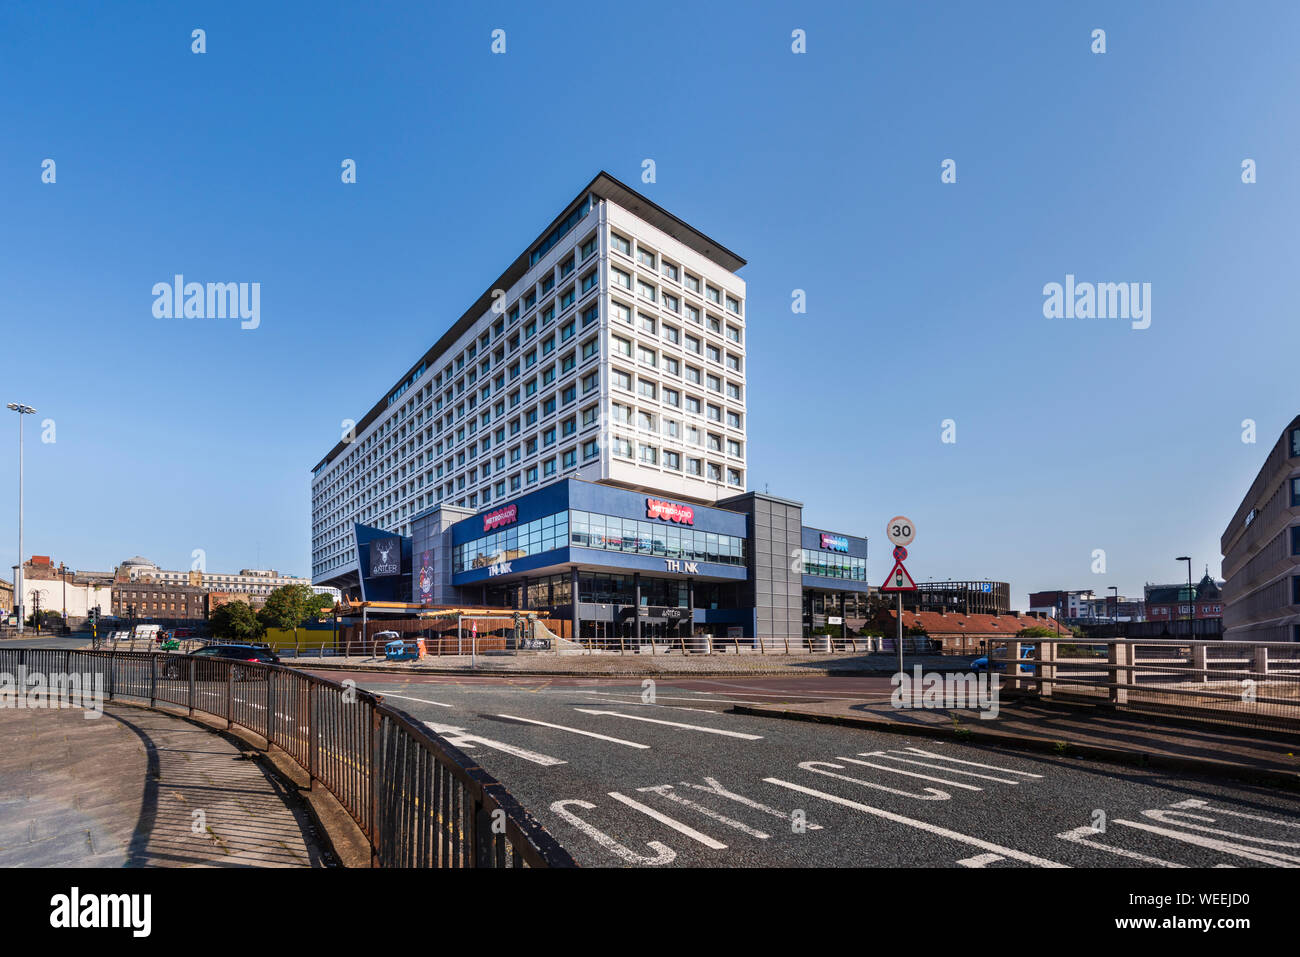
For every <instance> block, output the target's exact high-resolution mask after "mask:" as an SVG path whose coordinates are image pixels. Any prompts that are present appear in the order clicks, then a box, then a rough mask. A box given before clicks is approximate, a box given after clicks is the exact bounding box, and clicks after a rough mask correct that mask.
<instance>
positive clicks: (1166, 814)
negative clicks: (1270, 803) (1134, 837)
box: [1142, 810, 1300, 860]
mask: <svg viewBox="0 0 1300 957" xmlns="http://www.w3.org/2000/svg"><path fill="white" fill-rule="evenodd" d="M1142 816H1143V817H1149V818H1151V819H1152V820H1154V821H1159V822H1160V823H1161V824H1172V825H1173V826H1174V827H1183V828H1187V829H1188V830H1189V831H1204V832H1205V833H1206V834H1222V835H1223V836H1224V837H1233V838H1236V839H1237V840H1239V841H1249V842H1251V843H1252V844H1272V845H1274V846H1275V847H1292V848H1294V847H1300V843H1297V842H1295V841H1273V840H1269V839H1268V838H1266V837H1252V836H1251V835H1249V834H1242V833H1241V832H1239V831H1225V830H1223V829H1221V828H1217V827H1202V826H1201V825H1199V824H1189V823H1188V822H1186V821H1180V820H1177V818H1179V817H1190V818H1192V819H1193V820H1197V821H1208V822H1209V823H1211V824H1214V823H1216V820H1215V818H1212V817H1206V816H1205V815H1203V814H1189V813H1188V812H1187V811H1160V810H1156V811H1143V812H1142ZM1171 817H1173V818H1174V820H1171V819H1170V818H1171ZM1297 860H1300V858H1297Z"/></svg>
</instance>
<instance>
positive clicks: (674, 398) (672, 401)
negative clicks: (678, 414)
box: [663, 389, 681, 406]
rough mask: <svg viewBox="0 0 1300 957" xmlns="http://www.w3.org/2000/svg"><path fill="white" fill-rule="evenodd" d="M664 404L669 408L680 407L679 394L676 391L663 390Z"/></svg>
mask: <svg viewBox="0 0 1300 957" xmlns="http://www.w3.org/2000/svg"><path fill="white" fill-rule="evenodd" d="M663 401H664V404H665V405H671V406H679V405H681V393H680V392H678V391H677V390H676V389H664V399H663Z"/></svg>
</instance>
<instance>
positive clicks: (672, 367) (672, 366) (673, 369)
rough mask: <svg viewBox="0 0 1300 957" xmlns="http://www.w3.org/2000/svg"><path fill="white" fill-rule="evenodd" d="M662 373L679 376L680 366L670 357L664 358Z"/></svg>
mask: <svg viewBox="0 0 1300 957" xmlns="http://www.w3.org/2000/svg"><path fill="white" fill-rule="evenodd" d="M664 372H666V373H668V374H669V375H680V374H681V365H680V364H679V363H678V362H677V360H676V359H674V358H673V357H672V356H664Z"/></svg>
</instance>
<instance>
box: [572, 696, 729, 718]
mask: <svg viewBox="0 0 1300 957" xmlns="http://www.w3.org/2000/svg"><path fill="white" fill-rule="evenodd" d="M578 693H579V694H594V695H600V696H601V697H606V698H634V699H635V700H633V701H627V702H623V701H620V702H619V703H620V704H644V705H650V703H649V702H647V701H642V700H641V696H640V695H639V694H632V693H630V692H628V693H621V692H618V691H580V692H578ZM660 698H663V699H664V700H665V701H699V700H700V699H699V698H687V697H684V696H682V695H674V694H658V693H656V694H655V701H658V700H659V699H660ZM708 701H709V702H714V701H716V702H717V703H718V704H754V703H755V702H753V701H740V700H732V699H730V698H710V699H708ZM650 706H651V707H653V705H650ZM659 707H661V708H673V709H675V710H677V711H700V712H704V713H706V714H717V713H718V712H716V711H714V710H713V709H712V708H687V707H684V706H682V705H679V704H678V705H673V704H665V705H659Z"/></svg>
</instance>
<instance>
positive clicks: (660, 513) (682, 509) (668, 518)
mask: <svg viewBox="0 0 1300 957" xmlns="http://www.w3.org/2000/svg"><path fill="white" fill-rule="evenodd" d="M645 516H646V518H658V519H662V520H663V521H665V522H676V523H677V524H679V525H694V524H695V509H693V508H691V507H690V506H689V505H678V504H677V503H676V502H662V501H660V500H659V499H657V498H648V499H646V500H645Z"/></svg>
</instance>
